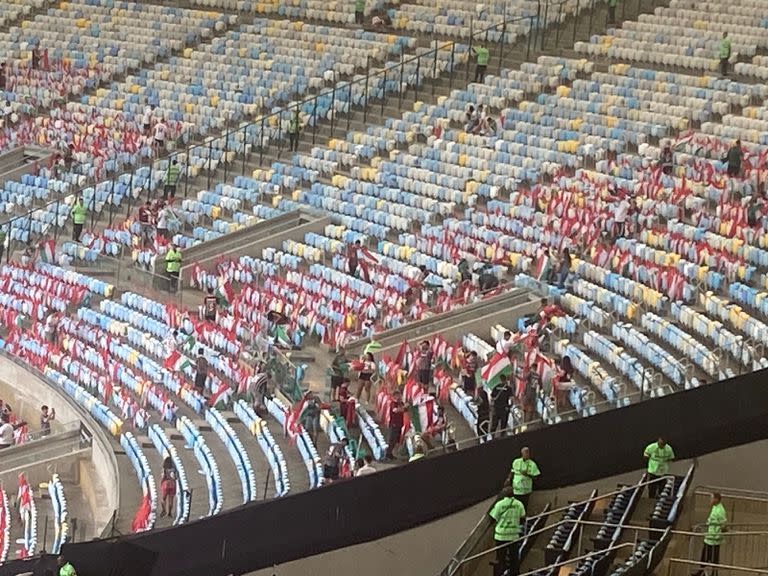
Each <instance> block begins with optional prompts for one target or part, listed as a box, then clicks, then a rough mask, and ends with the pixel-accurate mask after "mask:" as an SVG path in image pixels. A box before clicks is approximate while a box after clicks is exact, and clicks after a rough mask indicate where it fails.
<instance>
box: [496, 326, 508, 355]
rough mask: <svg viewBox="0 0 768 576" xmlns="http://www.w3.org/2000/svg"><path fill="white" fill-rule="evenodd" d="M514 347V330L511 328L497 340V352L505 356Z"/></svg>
mask: <svg viewBox="0 0 768 576" xmlns="http://www.w3.org/2000/svg"><path fill="white" fill-rule="evenodd" d="M511 349H512V332H510V331H509V330H505V331H504V335H503V336H502V337H501V340H499V341H498V342H496V352H498V353H499V354H503V355H504V356H508V355H509V351H510V350H511Z"/></svg>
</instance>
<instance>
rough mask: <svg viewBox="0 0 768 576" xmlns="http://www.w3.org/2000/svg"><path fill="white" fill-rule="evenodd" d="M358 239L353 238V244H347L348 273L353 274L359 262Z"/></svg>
mask: <svg viewBox="0 0 768 576" xmlns="http://www.w3.org/2000/svg"><path fill="white" fill-rule="evenodd" d="M359 251H360V240H355V243H354V244H349V245H347V269H348V270H349V275H350V276H354V275H355V272H357V266H358V264H359V263H360V254H359Z"/></svg>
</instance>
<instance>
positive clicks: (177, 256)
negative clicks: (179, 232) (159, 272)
mask: <svg viewBox="0 0 768 576" xmlns="http://www.w3.org/2000/svg"><path fill="white" fill-rule="evenodd" d="M179 272H181V251H180V250H179V247H178V246H177V245H176V244H171V247H170V248H169V249H168V252H166V254H165V273H166V274H167V275H168V291H169V292H171V293H174V292H176V290H178V287H179Z"/></svg>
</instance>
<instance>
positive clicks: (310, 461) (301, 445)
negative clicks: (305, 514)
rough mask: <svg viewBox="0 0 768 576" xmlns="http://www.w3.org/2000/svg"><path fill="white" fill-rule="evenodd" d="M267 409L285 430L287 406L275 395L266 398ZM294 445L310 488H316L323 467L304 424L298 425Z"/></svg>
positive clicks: (321, 477)
mask: <svg viewBox="0 0 768 576" xmlns="http://www.w3.org/2000/svg"><path fill="white" fill-rule="evenodd" d="M266 404H267V410H268V411H269V413H270V414H271V415H272V417H273V418H274V419H275V420H277V422H278V423H279V424H280V425H281V426H282V427H283V429H284V430H285V422H286V419H287V418H288V408H286V406H285V405H284V404H283V403H282V402H281V401H280V399H279V398H277V397H274V396H273V397H272V398H267V399H266ZM296 446H297V447H298V449H299V453H300V454H301V458H302V460H303V461H304V466H306V468H307V474H308V475H309V486H310V488H317V487H319V486H322V484H323V468H322V465H321V463H320V462H321V460H320V456H319V455H318V453H317V449H316V448H315V445H314V443H313V442H312V439H311V438H310V437H309V434H308V433H307V431H306V430H305V429H304V426H301V425H300V426H299V434H298V436H297V437H296Z"/></svg>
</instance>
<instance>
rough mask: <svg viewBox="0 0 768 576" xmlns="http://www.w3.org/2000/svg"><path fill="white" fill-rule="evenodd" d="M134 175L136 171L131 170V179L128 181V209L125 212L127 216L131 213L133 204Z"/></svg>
mask: <svg viewBox="0 0 768 576" xmlns="http://www.w3.org/2000/svg"><path fill="white" fill-rule="evenodd" d="M133 175H134V172H131V179H130V180H129V182H128V202H126V204H127V205H128V210H127V211H126V213H125V217H126V218H128V217H129V216H130V215H131V204H133Z"/></svg>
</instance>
